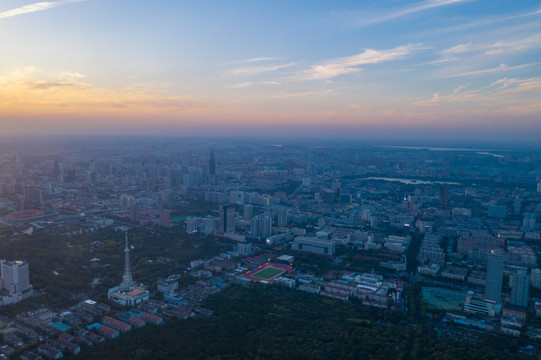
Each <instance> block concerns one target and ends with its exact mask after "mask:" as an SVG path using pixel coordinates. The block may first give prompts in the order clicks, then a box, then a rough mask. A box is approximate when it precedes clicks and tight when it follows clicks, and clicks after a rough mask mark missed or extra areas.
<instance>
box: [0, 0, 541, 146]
mask: <svg viewBox="0 0 541 360" xmlns="http://www.w3.org/2000/svg"><path fill="white" fill-rule="evenodd" d="M540 20H541V3H540V2H539V1H483V0H480V1H469V0H426V1H370V2H359V1H295V2H292V1H272V2H263V1H196V2H192V1H158V2H152V3H149V2H143V1H124V0H118V1H106V0H79V1H74V0H56V1H44V2H35V1H21V0H4V1H2V2H1V3H0V43H1V44H2V49H0V55H2V56H0V131H2V132H3V133H6V134H8V133H21V132H29V131H30V132H34V133H37V134H40V133H85V134H87V133H88V134H93V133H103V134H108V133H111V134H115V133H134V134H145V133H152V134H177V133H178V134H197V135H200V134H213V135H219V134H243V133H245V134H260V133H265V134H276V135H289V136H291V135H292V134H295V135H296V136H316V135H318V134H319V135H326V134H331V135H332V136H349V137H354V136H360V135H369V136H380V137H384V136H387V135H389V134H391V135H395V136H396V135H401V134H405V135H407V136H419V134H423V133H426V134H432V135H430V136H434V135H433V134H439V136H451V137H452V136H454V137H457V138H462V137H464V136H469V137H471V138H472V139H475V138H476V137H487V138H488V137H489V138H492V139H494V140H498V139H509V138H513V139H529V140H535V139H536V138H537V137H539V134H541V116H540V115H541V101H540V100H539V99H541V56H540V55H541V51H540V50H541V21H540Z"/></svg>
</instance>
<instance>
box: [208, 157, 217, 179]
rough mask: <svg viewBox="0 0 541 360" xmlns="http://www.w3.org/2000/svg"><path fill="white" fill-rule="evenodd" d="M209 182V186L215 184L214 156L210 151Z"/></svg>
mask: <svg viewBox="0 0 541 360" xmlns="http://www.w3.org/2000/svg"><path fill="white" fill-rule="evenodd" d="M209 182H210V183H211V184H214V183H215V182H216V154H215V153H214V150H211V151H210V156H209Z"/></svg>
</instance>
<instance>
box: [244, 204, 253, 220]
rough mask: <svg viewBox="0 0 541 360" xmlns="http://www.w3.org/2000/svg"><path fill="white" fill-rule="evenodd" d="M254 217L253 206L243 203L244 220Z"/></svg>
mask: <svg viewBox="0 0 541 360" xmlns="http://www.w3.org/2000/svg"><path fill="white" fill-rule="evenodd" d="M253 217H254V206H253V205H250V204H246V205H244V220H252V218H253Z"/></svg>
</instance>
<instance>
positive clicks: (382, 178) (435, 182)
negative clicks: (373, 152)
mask: <svg viewBox="0 0 541 360" xmlns="http://www.w3.org/2000/svg"><path fill="white" fill-rule="evenodd" d="M361 180H382V181H396V182H401V183H403V184H429V185H434V184H448V185H462V184H461V183H458V182H451V181H425V180H416V179H402V178H387V177H367V178H364V179H361Z"/></svg>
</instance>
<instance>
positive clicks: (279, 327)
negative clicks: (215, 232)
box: [77, 286, 529, 360]
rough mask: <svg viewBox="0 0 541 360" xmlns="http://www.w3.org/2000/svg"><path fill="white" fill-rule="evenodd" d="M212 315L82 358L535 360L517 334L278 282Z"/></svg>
mask: <svg viewBox="0 0 541 360" xmlns="http://www.w3.org/2000/svg"><path fill="white" fill-rule="evenodd" d="M205 306H206V307H209V308H212V309H214V310H215V314H214V315H212V316H210V317H206V318H196V319H189V320H181V321H168V322H167V323H166V324H165V325H162V326H159V327H157V326H147V327H145V328H142V329H136V330H133V331H131V332H130V333H128V334H124V335H121V336H120V337H119V338H117V339H115V340H111V341H107V342H105V343H103V344H101V345H98V346H94V347H92V348H87V349H85V350H83V352H82V353H81V354H80V355H78V356H77V359H81V360H82V359H103V360H106V359H121V358H129V359H133V358H137V359H528V358H529V357H528V356H526V355H523V354H519V353H518V352H517V346H518V342H517V340H515V339H511V338H503V337H496V336H489V335H486V337H482V338H481V339H480V340H479V341H478V342H477V343H475V344H473V343H471V342H458V341H455V340H451V339H449V338H445V337H441V338H439V337H438V335H437V333H436V332H435V331H434V329H433V328H432V326H431V325H430V323H429V322H423V321H416V320H415V319H413V318H411V317H410V318H409V319H408V317H407V316H406V315H405V314H403V313H400V312H396V311H391V310H380V309H375V308H370V307H365V306H362V305H360V304H359V303H356V302H343V301H338V300H333V299H327V298H324V297H318V296H316V295H312V294H307V293H303V292H298V291H295V290H289V289H283V288H277V287H272V286H256V287H240V286H232V287H230V288H228V289H227V290H225V291H224V292H222V293H219V294H217V295H215V296H214V297H212V298H210V299H209V300H208V302H207V304H206V305H205Z"/></svg>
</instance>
